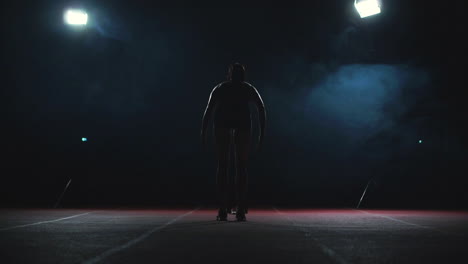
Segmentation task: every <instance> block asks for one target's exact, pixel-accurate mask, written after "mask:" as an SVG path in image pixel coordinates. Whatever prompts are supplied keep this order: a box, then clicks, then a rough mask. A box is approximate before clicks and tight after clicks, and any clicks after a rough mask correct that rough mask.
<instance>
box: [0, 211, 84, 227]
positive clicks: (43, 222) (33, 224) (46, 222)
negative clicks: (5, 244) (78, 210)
mask: <svg viewBox="0 0 468 264" xmlns="http://www.w3.org/2000/svg"><path fill="white" fill-rule="evenodd" d="M90 213H92V212H87V213H83V214H77V215H72V216H67V217H63V218H59V219H55V220H48V221H41V222H36V223H32V224H26V225H17V226H10V227H5V228H1V229H0V231H6V230H12V229H16V228H21V227H28V226H35V225H42V224H48V223H54V222H59V221H62V220H67V219H71V218H75V217H79V216H82V215H87V214H90Z"/></svg>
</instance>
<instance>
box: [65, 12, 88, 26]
mask: <svg viewBox="0 0 468 264" xmlns="http://www.w3.org/2000/svg"><path fill="white" fill-rule="evenodd" d="M63 19H64V20H65V23H67V24H69V25H86V23H88V14H86V12H85V11H83V10H80V9H68V10H67V11H66V12H65V14H64V15H63Z"/></svg>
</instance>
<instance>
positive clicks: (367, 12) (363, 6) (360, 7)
mask: <svg viewBox="0 0 468 264" xmlns="http://www.w3.org/2000/svg"><path fill="white" fill-rule="evenodd" d="M354 6H355V7H356V9H357V11H358V12H359V15H360V16H361V18H364V17H368V16H372V15H375V14H380V4H379V1H378V0H355V1H354Z"/></svg>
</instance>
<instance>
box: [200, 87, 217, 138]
mask: <svg viewBox="0 0 468 264" xmlns="http://www.w3.org/2000/svg"><path fill="white" fill-rule="evenodd" d="M218 86H219V85H217V86H216V87H215V88H213V90H212V91H211V93H210V97H209V99H208V104H207V106H206V109H205V113H204V114H203V120H202V129H201V137H202V140H203V143H205V141H206V129H207V127H208V122H209V121H210V117H211V115H212V113H213V109H214V107H215V104H216V102H217V96H216V95H217V92H216V89H217V88H218Z"/></svg>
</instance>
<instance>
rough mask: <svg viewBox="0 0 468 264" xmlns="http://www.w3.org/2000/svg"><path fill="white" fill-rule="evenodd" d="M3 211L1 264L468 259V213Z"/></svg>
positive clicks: (359, 261) (447, 261) (333, 261)
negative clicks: (225, 216) (224, 215)
mask: <svg viewBox="0 0 468 264" xmlns="http://www.w3.org/2000/svg"><path fill="white" fill-rule="evenodd" d="M215 217H216V211H215V210H212V209H205V208H187V209H144V210H142V209H120V210H115V209H114V210H111V209H89V210H83V209H57V210H47V209H0V251H1V254H0V263H4V264H6V263H217V264H221V263H223V264H224V263H444V264H445V263H468V260H467V258H466V256H467V253H468V212H466V211H465V212H463V211H409V210H406V211H403V210H402V211H397V210H353V209H301V210H297V209H295V210H292V209H282V208H275V207H272V208H266V209H251V210H250V211H249V213H248V214H247V222H236V221H234V220H235V217H234V216H232V215H230V216H229V221H227V222H217V221H215Z"/></svg>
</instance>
